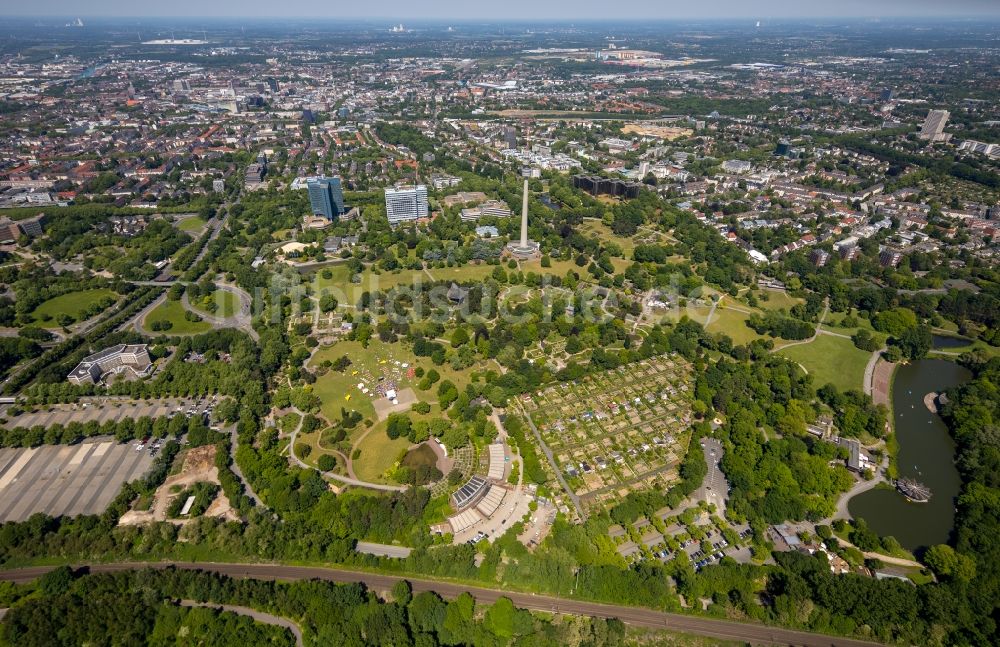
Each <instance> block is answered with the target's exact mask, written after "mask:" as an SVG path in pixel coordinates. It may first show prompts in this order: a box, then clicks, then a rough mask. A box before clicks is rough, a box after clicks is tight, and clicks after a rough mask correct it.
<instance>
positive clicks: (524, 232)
mask: <svg viewBox="0 0 1000 647" xmlns="http://www.w3.org/2000/svg"><path fill="white" fill-rule="evenodd" d="M527 246H528V178H524V201H523V202H522V203H521V247H527Z"/></svg>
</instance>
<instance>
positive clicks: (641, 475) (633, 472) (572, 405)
mask: <svg viewBox="0 0 1000 647" xmlns="http://www.w3.org/2000/svg"><path fill="white" fill-rule="evenodd" d="M692 389H693V380H692V375H691V366H690V364H688V362H687V361H685V360H684V359H682V358H680V357H678V356H661V357H655V358H651V359H648V360H644V361H642V362H639V363H636V364H631V365H628V366H623V367H620V368H618V369H615V370H612V371H607V372H604V373H600V374H597V375H590V376H587V377H585V378H582V379H580V380H578V381H577V382H573V383H565V384H558V385H555V386H552V387H549V388H547V389H545V390H543V391H540V392H538V393H536V394H534V395H533V396H530V397H529V398H526V399H525V400H524V408H525V411H526V412H527V414H528V415H530V416H531V420H532V422H534V424H535V426H536V427H537V428H538V430H539V432H540V434H541V436H542V440H543V442H544V443H545V444H546V445H547V446H548V447H549V449H550V450H551V451H552V455H553V457H554V458H555V460H556V463H557V465H558V467H559V469H560V470H562V472H563V474H564V475H565V477H566V481H567V483H568V485H569V487H570V488H571V489H572V490H573V491H574V493H575V494H576V495H577V496H579V497H580V500H581V502H582V503H583V504H584V505H585V506H586V507H587V508H600V507H603V506H604V505H606V504H610V503H613V502H614V501H616V500H617V499H619V498H621V497H623V496H625V495H626V494H628V493H629V492H630V491H632V490H643V489H650V488H666V487H669V485H670V484H671V482H673V481H674V480H676V478H677V465H678V464H679V462H680V459H681V458H682V457H683V456H684V453H685V451H687V444H688V441H689V440H690V431H689V428H690V423H691V406H690V403H691V391H692Z"/></svg>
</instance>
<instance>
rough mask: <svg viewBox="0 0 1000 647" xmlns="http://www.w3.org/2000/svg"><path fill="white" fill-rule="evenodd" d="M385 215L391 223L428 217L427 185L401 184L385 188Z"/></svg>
mask: <svg viewBox="0 0 1000 647" xmlns="http://www.w3.org/2000/svg"><path fill="white" fill-rule="evenodd" d="M385 216H386V218H387V219H388V220H389V224H390V225H395V224H397V223H400V222H407V221H412V220H417V219H419V218H426V217H427V187H426V186H425V185H423V184H418V185H416V186H400V187H395V188H391V189H386V190H385Z"/></svg>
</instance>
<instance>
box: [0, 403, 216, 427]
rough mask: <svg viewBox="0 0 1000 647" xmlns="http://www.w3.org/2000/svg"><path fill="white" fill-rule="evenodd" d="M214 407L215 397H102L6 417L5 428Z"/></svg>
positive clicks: (165, 413) (151, 416) (151, 414)
mask: <svg viewBox="0 0 1000 647" xmlns="http://www.w3.org/2000/svg"><path fill="white" fill-rule="evenodd" d="M213 404H214V401H213V398H211V397H208V398H203V399H195V398H164V399H159V400H118V399H114V398H102V399H92V400H83V401H81V402H78V403H73V404H53V405H47V406H45V407H40V408H39V410H38V411H35V412H27V411H26V412H24V413H22V414H21V415H19V416H5V417H6V419H7V423H6V425H5V426H6V427H7V428H9V429H13V428H14V427H34V426H36V425H41V426H43V427H49V426H51V425H56V424H58V425H64V426H65V425H67V424H69V423H70V422H80V423H86V422H90V421H91V420H96V421H97V422H98V423H101V424H103V423H105V422H108V421H112V422H117V421H119V420H124V419H125V418H143V417H149V418H159V417H161V416H169V415H176V414H180V413H197V414H200V413H203V412H205V410H206V409H209V408H211V407H212V405H213Z"/></svg>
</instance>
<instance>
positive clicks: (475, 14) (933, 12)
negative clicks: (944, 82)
mask: <svg viewBox="0 0 1000 647" xmlns="http://www.w3.org/2000/svg"><path fill="white" fill-rule="evenodd" d="M619 9H623V11H619ZM0 15H7V16H28V17H33V16H36V17H66V18H75V17H77V16H82V17H122V18H125V17H130V18H131V17H149V18H156V17H163V18H181V17H192V18H196V17H212V18H234V19H237V18H238V19H248V20H252V19H254V18H265V17H287V18H302V17H314V18H344V19H373V20H375V19H385V20H396V21H399V20H407V19H409V20H415V19H429V20H449V19H450V20H455V21H465V20H488V21H511V22H530V21H532V20H553V19H555V20H560V21H566V22H572V21H573V20H579V21H584V20H598V19H609V18H613V19H615V20H651V19H652V20H668V19H731V18H741V19H742V18H753V19H761V20H766V19H787V18H831V17H840V18H849V17H887V18H889V17H956V18H958V17H967V16H996V17H998V18H1000V2H998V1H997V0H952V1H950V2H940V1H939V0H839V1H838V2H835V3H829V2H815V1H813V2H809V1H808V0H805V1H803V0H757V1H756V2H753V3H747V2H745V1H744V0H716V1H715V2H713V3H711V4H709V5H705V4H694V5H692V4H691V3H686V2H684V3H682V2H678V1H676V0H674V1H669V0H668V1H666V2H662V1H660V2H657V1H656V0H634V1H633V2H631V3H629V4H628V5H627V6H626V7H618V6H614V7H612V6H611V5H609V4H608V3H607V2H605V1H603V0H600V1H598V0H577V1H575V2H569V1H566V0H509V1H508V2H505V3H503V5H490V6H486V7H483V6H479V5H478V4H477V3H469V2H459V1H458V0H443V1H438V2H426V1H425V2H406V1H404V0H382V1H381V2H378V3H377V4H376V5H371V4H365V3H318V2H314V1H309V0H286V1H285V2H282V3H281V4H280V5H276V4H275V3H274V2H271V1H268V0H217V1H213V2H210V3H206V2H202V1H201V0H197V1H196V0H175V1H174V2H170V3H156V4H150V5H145V4H143V3H135V2H131V1H124V0H88V2H87V3H86V4H85V6H81V3H80V2H79V1H78V0H38V1H36V2H31V3H18V4H17V5H14V6H8V7H4V8H2V9H0Z"/></svg>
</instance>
